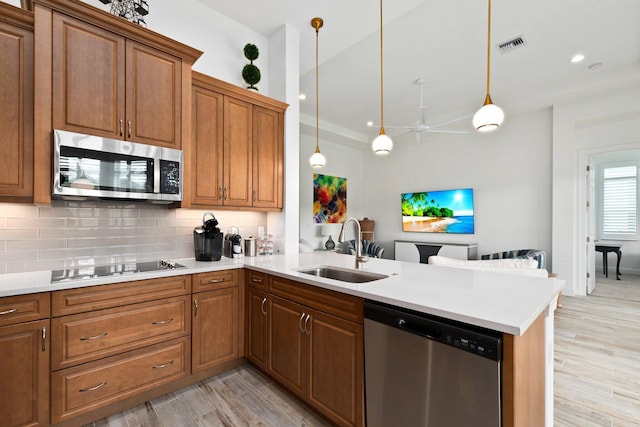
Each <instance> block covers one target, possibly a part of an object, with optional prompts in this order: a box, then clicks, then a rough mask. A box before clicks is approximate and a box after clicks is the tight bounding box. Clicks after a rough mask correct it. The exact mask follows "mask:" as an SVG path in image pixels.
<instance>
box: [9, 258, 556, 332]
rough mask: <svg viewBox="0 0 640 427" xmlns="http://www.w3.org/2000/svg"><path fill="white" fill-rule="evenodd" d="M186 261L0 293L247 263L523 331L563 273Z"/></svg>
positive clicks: (323, 261)
mask: <svg viewBox="0 0 640 427" xmlns="http://www.w3.org/2000/svg"><path fill="white" fill-rule="evenodd" d="M175 261H176V262H178V263H180V264H182V265H184V266H185V267H186V268H180V269H175V270H163V271H160V272H151V273H136V274H124V275H117V276H108V277H102V278H96V279H82V280H68V281H61V282H56V283H51V271H36V272H29V273H12V274H1V275H0V297H2V296H10V295H21V294H29V293H36V292H47V291H55V290H61V289H69V288H78V287H85V286H95V285H103V284H109V283H117V282H127V281H133V280H144V279H152V278H157V277H168V276H177V275H182V274H194V273H202V272H207V271H216V270H226V269H234V268H243V267H246V268H250V269H254V270H259V271H264V272H266V273H269V274H273V275H277V276H280V277H284V278H289V279H294V280H297V281H300V282H304V283H307V284H310V285H314V286H319V287H322V288H326V289H330V290H334V291H338V292H343V293H346V294H350V295H355V296H359V297H362V298H368V299H371V300H375V301H380V302H384V303H389V304H393V305H397V306H400V307H404V308H408V309H412V310H416V311H420V312H423V313H428V314H433V315H436V316H441V317H445V318H448V319H453V320H457V321H461V322H465V323H469V324H473V325H477V326H482V327H485V328H489V329H493V330H496V331H500V332H504V333H508V334H512V335H522V334H523V333H524V332H525V331H526V330H527V328H528V327H529V326H530V325H531V324H532V323H533V321H534V320H535V319H536V318H537V317H538V316H539V315H540V313H542V312H543V311H544V310H545V309H546V308H547V307H549V305H550V304H551V303H552V302H553V301H554V300H555V298H556V296H557V294H558V292H559V291H560V290H561V289H562V286H563V284H564V281H563V280H558V279H553V278H540V277H529V276H520V275H516V274H509V273H502V272H489V271H482V270H471V269H457V268H449V267H439V266H431V265H425V264H417V263H409V262H402V261H393V260H386V259H370V260H369V262H367V263H365V264H364V267H363V269H362V270H363V271H368V272H373V273H380V274H385V275H388V276H389V277H388V278H385V279H381V280H376V281H373V282H367V283H347V282H342V281H337V280H331V279H324V278H318V277H315V276H311V275H308V274H304V273H299V272H298V271H297V270H301V269H304V268H305V267H314V266H320V265H332V266H338V267H345V268H351V269H353V267H354V257H353V256H351V255H343V254H337V253H334V252H314V253H301V254H291V255H270V256H258V257H243V258H240V259H231V258H225V257H223V258H222V259H221V260H220V261H213V262H203V261H195V260H194V259H193V258H191V259H179V260H175Z"/></svg>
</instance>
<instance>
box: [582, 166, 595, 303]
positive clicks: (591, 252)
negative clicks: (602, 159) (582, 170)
mask: <svg viewBox="0 0 640 427" xmlns="http://www.w3.org/2000/svg"><path fill="white" fill-rule="evenodd" d="M585 181H586V190H587V191H586V196H587V203H586V209H587V211H586V221H585V224H586V228H587V229H586V235H587V239H586V240H587V241H586V251H587V295H588V294H590V293H591V292H593V290H594V289H595V288H596V250H595V249H596V243H595V222H596V216H595V210H596V206H595V194H596V193H595V171H594V170H593V167H592V166H587V173H586V179H585Z"/></svg>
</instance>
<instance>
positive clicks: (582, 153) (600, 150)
mask: <svg viewBox="0 0 640 427" xmlns="http://www.w3.org/2000/svg"><path fill="white" fill-rule="evenodd" d="M627 150H640V142H636V143H630V144H618V145H610V146H606V147H597V148H588V149H583V150H578V171H579V172H578V174H579V176H578V177H576V182H577V184H578V194H577V203H578V205H577V206H578V215H577V217H578V218H577V221H576V222H577V224H576V241H575V242H574V243H575V247H576V254H577V271H578V275H577V277H576V287H575V289H576V294H575V295H582V296H584V295H587V285H588V282H587V275H586V272H587V271H589V270H588V265H587V262H588V259H587V251H586V250H585V249H584V248H585V242H586V240H587V210H586V209H583V208H582V207H585V206H586V204H587V186H586V185H585V180H586V175H585V174H586V171H587V166H588V165H590V164H591V163H592V162H591V160H592V157H593V156H595V155H598V154H604V153H610V152H614V151H627ZM595 208H596V206H592V209H595ZM592 259H593V262H594V265H595V257H593V258H592ZM583 273H584V274H583Z"/></svg>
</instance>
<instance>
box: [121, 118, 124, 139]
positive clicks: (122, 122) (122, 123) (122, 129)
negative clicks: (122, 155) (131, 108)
mask: <svg viewBox="0 0 640 427" xmlns="http://www.w3.org/2000/svg"><path fill="white" fill-rule="evenodd" d="M122 135H124V120H122V119H120V136H122Z"/></svg>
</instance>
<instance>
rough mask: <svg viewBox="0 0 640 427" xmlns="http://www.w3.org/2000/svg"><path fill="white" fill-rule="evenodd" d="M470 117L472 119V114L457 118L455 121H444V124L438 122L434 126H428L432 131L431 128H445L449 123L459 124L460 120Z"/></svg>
mask: <svg viewBox="0 0 640 427" xmlns="http://www.w3.org/2000/svg"><path fill="white" fill-rule="evenodd" d="M471 117H473V114H467V115H465V116H461V117H457V118H455V119H450V120H445V121H444V122H439V123H435V124H432V125H429V127H430V128H432V129H433V128H437V127H440V126H446V125H448V124H450V123H456V122H459V121H461V120H466V119H470V118H471Z"/></svg>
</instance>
